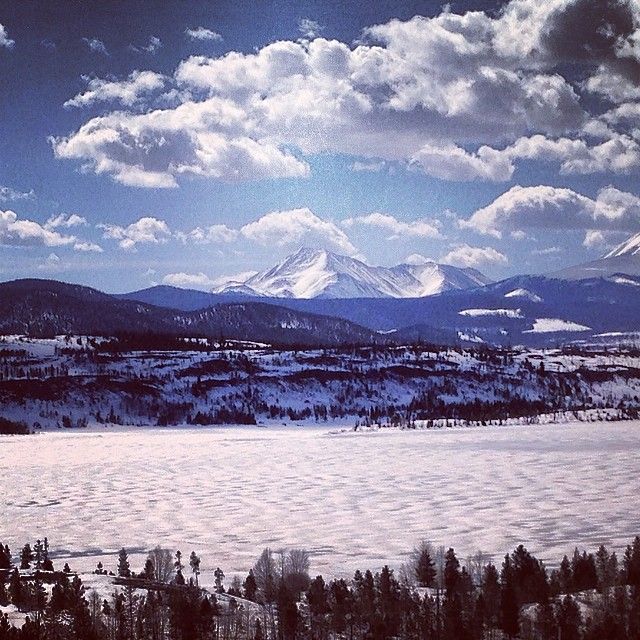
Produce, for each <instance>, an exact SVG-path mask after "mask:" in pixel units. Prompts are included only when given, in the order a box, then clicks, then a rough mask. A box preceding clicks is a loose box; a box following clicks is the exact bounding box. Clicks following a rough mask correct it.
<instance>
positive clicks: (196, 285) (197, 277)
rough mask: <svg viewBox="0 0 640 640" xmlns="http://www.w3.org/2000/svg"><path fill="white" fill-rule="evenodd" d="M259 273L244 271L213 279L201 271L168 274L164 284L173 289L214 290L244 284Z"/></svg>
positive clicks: (163, 279) (163, 280)
mask: <svg viewBox="0 0 640 640" xmlns="http://www.w3.org/2000/svg"><path fill="white" fill-rule="evenodd" d="M256 273H257V271H242V272H240V273H234V274H230V275H223V276H217V277H215V278H211V277H209V276H208V275H206V274H205V273H202V272H201V271H200V272H198V273H185V272H179V273H168V274H167V275H166V276H164V278H162V282H163V283H164V284H168V285H170V286H172V287H182V288H186V289H206V290H209V289H214V288H218V287H221V286H224V285H226V284H229V283H242V282H245V281H246V280H248V279H249V278H250V277H251V276H254V275H255V274H256Z"/></svg>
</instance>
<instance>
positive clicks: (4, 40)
mask: <svg viewBox="0 0 640 640" xmlns="http://www.w3.org/2000/svg"><path fill="white" fill-rule="evenodd" d="M15 43H16V42H15V40H12V39H11V38H10V37H9V34H8V33H7V29H6V27H5V26H4V25H2V24H0V47H6V48H7V49H11V48H13V45H14V44H15Z"/></svg>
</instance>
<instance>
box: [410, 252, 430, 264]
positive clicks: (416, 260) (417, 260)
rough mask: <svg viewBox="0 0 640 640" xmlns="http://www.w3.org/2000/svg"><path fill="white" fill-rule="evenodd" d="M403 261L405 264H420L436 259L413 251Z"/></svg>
mask: <svg viewBox="0 0 640 640" xmlns="http://www.w3.org/2000/svg"><path fill="white" fill-rule="evenodd" d="M402 262H403V264H413V265H420V264H429V263H430V262H434V261H433V260H432V259H431V258H427V257H426V256H423V255H422V254H421V253H412V254H410V255H408V256H407V257H406V258H405V259H404V260H403V261H402Z"/></svg>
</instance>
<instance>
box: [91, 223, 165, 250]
mask: <svg viewBox="0 0 640 640" xmlns="http://www.w3.org/2000/svg"><path fill="white" fill-rule="evenodd" d="M98 228H100V229H102V230H103V231H104V234H103V237H104V238H106V239H109V240H118V244H119V245H120V247H121V248H122V249H125V250H127V251H135V249H136V247H137V245H139V244H162V243H165V242H167V240H168V239H169V238H170V237H171V231H170V230H169V227H168V225H167V223H166V222H165V221H164V220H158V219H157V218H153V217H145V218H140V219H139V220H137V221H136V222H133V223H132V224H130V225H129V226H127V227H121V226H118V225H113V224H100V225H98Z"/></svg>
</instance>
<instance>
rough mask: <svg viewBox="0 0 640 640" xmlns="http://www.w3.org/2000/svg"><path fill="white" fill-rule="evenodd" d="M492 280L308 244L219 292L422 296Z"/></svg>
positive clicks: (291, 295)
mask: <svg viewBox="0 0 640 640" xmlns="http://www.w3.org/2000/svg"><path fill="white" fill-rule="evenodd" d="M488 282H490V280H489V279H488V278H487V277H486V276H484V275H482V274H481V273H480V272H479V271H476V270H474V269H460V268H458V267H453V266H450V265H441V264H436V263H435V262H427V263H424V264H401V265H397V266H395V267H375V266H371V265H368V264H365V263H364V262H362V261H361V260H357V259H355V258H351V257H349V256H343V255H338V254H335V253H331V252H330V251H325V250H321V249H307V248H302V249H300V250H298V251H297V252H296V253H294V254H292V255H290V256H288V257H287V258H285V259H284V260H282V261H281V262H280V263H278V264H277V265H276V266H275V267H273V268H271V269H268V270H266V271H262V272H260V273H256V274H255V275H252V276H251V277H249V278H247V279H246V280H245V281H243V282H241V283H240V282H233V283H230V284H229V283H227V284H226V285H222V286H221V287H218V288H217V289H214V293H230V292H237V291H239V290H242V291H243V292H245V293H254V294H255V295H260V296H270V297H276V298H316V297H318V296H324V297H328V298H363V297H368V298H380V297H391V298H419V297H423V296H429V295H434V294H437V293H442V292H443V291H448V290H450V289H469V288H471V287H476V286H481V285H483V284H487V283H488Z"/></svg>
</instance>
